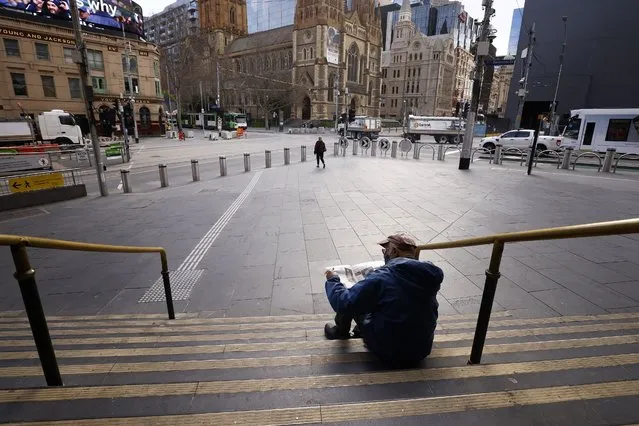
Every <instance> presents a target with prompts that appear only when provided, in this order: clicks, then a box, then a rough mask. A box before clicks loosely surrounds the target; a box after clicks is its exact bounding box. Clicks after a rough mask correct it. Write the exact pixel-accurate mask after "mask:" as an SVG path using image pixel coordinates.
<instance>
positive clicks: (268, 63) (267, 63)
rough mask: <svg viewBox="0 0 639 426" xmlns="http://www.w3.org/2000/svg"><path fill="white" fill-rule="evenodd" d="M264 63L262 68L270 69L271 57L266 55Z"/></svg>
mask: <svg viewBox="0 0 639 426" xmlns="http://www.w3.org/2000/svg"><path fill="white" fill-rule="evenodd" d="M264 63H265V65H264V69H265V70H266V71H270V70H271V58H270V57H268V56H267V57H266V59H265V60H264Z"/></svg>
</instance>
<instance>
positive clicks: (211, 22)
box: [199, 0, 382, 120]
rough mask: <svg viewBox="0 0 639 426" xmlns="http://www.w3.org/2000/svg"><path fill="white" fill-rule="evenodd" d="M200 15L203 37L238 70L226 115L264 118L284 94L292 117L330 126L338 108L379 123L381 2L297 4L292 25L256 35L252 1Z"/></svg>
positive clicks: (208, 7)
mask: <svg viewBox="0 0 639 426" xmlns="http://www.w3.org/2000/svg"><path fill="white" fill-rule="evenodd" d="M199 8H200V10H199V12H200V22H201V31H202V32H204V33H207V34H209V35H210V36H211V37H213V38H214V40H215V46H216V48H217V50H218V53H219V55H220V56H221V57H223V58H224V60H225V61H226V63H227V64H229V65H228V67H229V68H230V69H231V70H232V71H234V72H230V73H228V74H227V77H226V87H225V89H224V90H225V91H226V93H229V96H226V97H225V100H226V103H227V105H226V108H227V109H234V110H239V111H244V112H247V113H250V114H252V115H254V116H260V114H261V113H263V111H262V112H260V111H259V110H260V107H261V109H262V110H264V109H269V107H268V105H270V104H269V103H268V102H267V101H268V100H269V99H270V100H273V99H276V98H277V99H281V98H282V96H284V95H285V96H287V98H286V99H287V101H281V102H280V104H279V105H281V107H278V109H280V110H283V112H284V116H285V118H297V119H303V120H330V119H332V118H333V117H334V113H335V111H336V101H337V104H338V107H337V108H338V111H339V112H340V113H343V112H346V111H350V112H351V113H355V114H357V115H372V116H379V112H380V111H379V109H380V85H381V72H380V60H381V45H382V35H381V20H380V17H379V14H378V11H376V9H375V0H346V1H344V0H297V2H296V6H295V22H294V24H293V25H290V26H285V27H280V28H275V29H272V30H268V31H262V32H257V33H253V34H250V35H249V34H248V24H247V9H246V1H244V0H201V1H200V3H199ZM229 68H227V69H229ZM223 87H224V86H223ZM269 91H270V93H269ZM283 94H284V95H283ZM228 104H230V106H229V105H228ZM269 113H270V112H269Z"/></svg>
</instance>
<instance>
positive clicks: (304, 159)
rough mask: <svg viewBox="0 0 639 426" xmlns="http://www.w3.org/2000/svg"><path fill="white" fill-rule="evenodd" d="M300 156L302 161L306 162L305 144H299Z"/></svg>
mask: <svg viewBox="0 0 639 426" xmlns="http://www.w3.org/2000/svg"><path fill="white" fill-rule="evenodd" d="M300 151H301V152H300V157H301V159H302V163H305V162H306V145H302V146H300Z"/></svg>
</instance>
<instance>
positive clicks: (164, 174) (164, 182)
mask: <svg viewBox="0 0 639 426" xmlns="http://www.w3.org/2000/svg"><path fill="white" fill-rule="evenodd" d="M158 169H159V171H160V186H161V187H162V188H166V187H167V186H169V172H168V171H167V170H166V164H159V165H158Z"/></svg>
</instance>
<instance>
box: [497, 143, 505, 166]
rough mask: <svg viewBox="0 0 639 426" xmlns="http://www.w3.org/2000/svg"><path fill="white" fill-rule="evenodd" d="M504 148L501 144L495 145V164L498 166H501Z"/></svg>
mask: <svg viewBox="0 0 639 426" xmlns="http://www.w3.org/2000/svg"><path fill="white" fill-rule="evenodd" d="M502 147H503V145H502V144H500V143H498V144H497V145H495V164H497V165H501V148H502Z"/></svg>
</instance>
